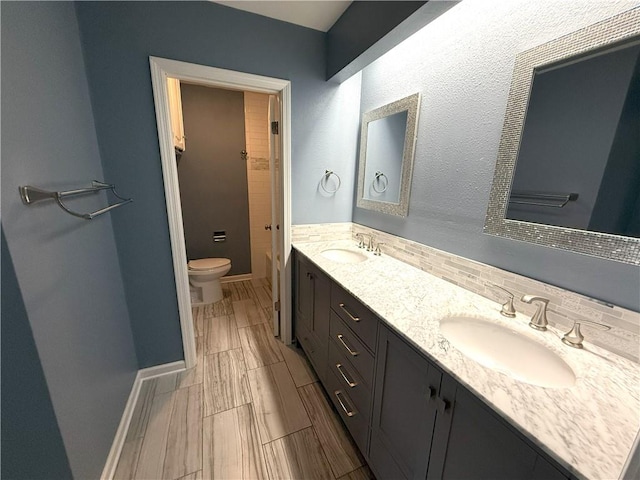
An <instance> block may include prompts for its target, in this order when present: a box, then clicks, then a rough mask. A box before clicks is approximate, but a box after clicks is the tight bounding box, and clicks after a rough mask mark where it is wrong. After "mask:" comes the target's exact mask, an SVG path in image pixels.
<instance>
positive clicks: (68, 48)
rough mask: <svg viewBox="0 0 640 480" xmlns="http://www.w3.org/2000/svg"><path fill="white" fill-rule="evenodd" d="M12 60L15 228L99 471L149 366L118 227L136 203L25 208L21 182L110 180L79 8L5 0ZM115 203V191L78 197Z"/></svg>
mask: <svg viewBox="0 0 640 480" xmlns="http://www.w3.org/2000/svg"><path fill="white" fill-rule="evenodd" d="M1 58H2V120H3V122H2V224H3V228H4V233H5V235H6V240H7V244H8V248H9V251H10V254H11V257H12V259H13V263H14V267H15V274H16V278H17V281H18V285H19V288H20V291H21V294H22V298H23V301H24V306H25V309H26V313H27V316H28V320H29V326H30V328H31V332H32V334H33V339H34V341H35V347H36V349H37V354H38V356H39V359H40V363H41V365H42V370H43V372H44V377H45V380H46V384H47V387H48V389H49V394H50V396H51V403H52V405H53V410H54V413H55V416H56V419H57V423H58V425H59V428H60V433H61V435H62V440H63V442H64V447H65V450H66V454H67V457H68V459H69V464H70V467H71V471H72V473H73V476H74V478H98V477H99V476H100V474H101V472H102V469H103V467H104V464H105V460H106V458H107V455H108V453H109V450H110V448H111V444H112V441H113V438H114V434H115V432H116V429H117V427H118V424H119V422H120V419H121V417H122V412H123V410H124V406H125V404H126V402H127V399H128V397H129V393H130V391H131V386H132V385H133V381H134V378H135V375H136V372H137V370H138V362H137V359H136V355H135V349H134V345H133V338H132V334H131V328H130V325H129V314H128V311H127V305H126V302H125V296H124V291H123V285H122V278H121V274H120V265H119V262H118V255H117V252H116V244H115V240H114V236H113V229H112V224H111V220H112V218H114V217H116V216H118V215H119V214H120V213H121V212H122V211H124V210H125V209H126V208H129V207H130V205H128V206H126V207H124V208H122V209H119V210H115V211H113V212H112V213H110V214H107V215H104V216H102V217H99V218H96V219H95V220H91V221H87V220H82V219H79V218H76V217H72V216H70V215H68V214H67V213H65V212H64V211H62V210H61V209H60V208H59V207H58V206H57V205H56V204H55V202H52V201H49V202H42V203H39V204H35V205H31V206H26V205H23V204H22V201H21V200H20V197H19V195H18V186H20V185H35V186H39V187H42V188H45V189H54V190H57V189H66V188H77V187H83V186H88V185H90V183H91V180H93V179H98V180H102V179H106V180H107V181H109V180H111V179H110V178H109V176H108V174H103V170H102V165H101V162H100V155H99V152H98V144H97V140H96V133H95V127H94V123H93V118H92V112H91V105H90V101H89V91H88V85H87V80H86V77H85V70H84V64H83V59H82V52H81V47H80V40H79V32H78V24H77V21H76V16H75V11H74V7H73V4H71V3H63V2H42V3H36V2H34V3H32V2H3V3H2V56H1ZM105 175H106V177H105ZM122 193H123V194H125V195H131V196H132V197H134V199H135V198H136V192H134V191H132V190H130V189H127V188H125V189H122ZM105 204H106V198H105V197H104V194H100V195H95V196H91V197H89V198H83V199H77V200H76V201H73V203H72V205H73V206H74V207H75V208H78V209H80V210H84V209H87V210H90V209H92V208H98V207H99V206H101V205H105ZM132 205H135V203H134V204H132ZM3 266H4V259H3ZM3 281H4V277H3ZM4 303H5V298H4V292H3V306H4ZM5 320H7V319H5V317H4V315H3V318H2V321H3V322H4V321H5ZM3 340H4V338H3ZM22 340H26V341H27V342H28V339H24V338H23V339H21V341H22ZM13 347H14V348H16V349H20V348H25V349H26V348H29V345H28V343H25V344H24V345H22V344H16V345H14V346H13ZM3 353H4V350H3ZM3 365H4V363H3ZM31 380H33V379H25V382H28V381H31ZM5 388H6V387H5V385H4V378H3V392H4V390H5ZM34 394H35V393H34ZM28 405H29V404H28V403H27V401H26V400H25V405H24V407H25V409H26V408H27V406H28ZM31 407H33V408H36V407H35V406H34V405H31ZM31 414H32V415H34V416H37V415H38V412H31ZM34 418H35V417H34ZM42 428H43V429H44V428H45V426H44V425H43V426H42ZM42 435H43V436H44V437H47V435H49V433H47V432H44V431H43V432H42ZM44 455H45V454H44V453H43V454H42V456H41V455H35V456H32V457H31V459H30V461H31V462H34V463H37V462H40V461H42V459H43V458H44ZM55 455H56V456H58V454H57V453H56V454H55ZM3 461H4V459H3ZM52 476H53V475H52ZM3 478H4V475H3Z"/></svg>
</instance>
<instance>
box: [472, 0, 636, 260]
mask: <svg viewBox="0 0 640 480" xmlns="http://www.w3.org/2000/svg"><path fill="white" fill-rule="evenodd" d="M590 72H591V73H590ZM639 110H640V8H634V9H632V10H629V11H627V12H624V13H622V14H620V15H617V16H615V17H612V18H610V19H607V20H604V21H602V22H599V23H596V24H594V25H591V26H589V27H587V28H583V29H581V30H578V31H576V32H574V33H571V34H569V35H566V36H563V37H561V38H558V39H556V40H552V41H551V42H548V43H545V44H544V45H540V46H538V47H535V48H532V49H530V50H527V51H525V52H522V53H520V54H518V55H517V57H516V61H515V66H514V71H513V78H512V82H511V90H510V92H509V98H508V102H507V109H506V114H505V121H504V127H503V131H502V138H501V141H500V145H499V150H498V159H497V162H496V168H495V172H494V178H493V185H492V188H491V195H490V199H489V205H488V208H487V216H486V220H485V227H484V231H485V232H486V233H488V234H492V235H497V236H501V237H506V238H511V239H515V240H521V241H526V242H532V243H537V244H540V245H545V246H549V247H553V248H560V249H565V250H570V251H573V252H577V253H582V254H587V255H593V256H597V257H603V258H607V259H610V260H616V261H620V262H624V263H629V264H635V265H640V238H638V237H640V135H638V131H640V130H638V128H639V122H640V112H639ZM607 118H608V120H607ZM594 172H595V173H594Z"/></svg>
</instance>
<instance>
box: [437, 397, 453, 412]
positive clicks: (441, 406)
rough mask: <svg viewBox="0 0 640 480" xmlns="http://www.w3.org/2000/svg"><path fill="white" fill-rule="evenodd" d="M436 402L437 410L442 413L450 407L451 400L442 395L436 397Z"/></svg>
mask: <svg viewBox="0 0 640 480" xmlns="http://www.w3.org/2000/svg"><path fill="white" fill-rule="evenodd" d="M436 402H437V403H438V411H439V412H440V413H444V412H446V411H447V410H449V409H450V408H451V402H450V401H449V400H445V399H444V398H442V397H437V398H436Z"/></svg>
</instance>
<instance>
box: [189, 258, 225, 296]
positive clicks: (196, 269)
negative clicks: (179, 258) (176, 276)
mask: <svg viewBox="0 0 640 480" xmlns="http://www.w3.org/2000/svg"><path fill="white" fill-rule="evenodd" d="M187 265H188V267H189V283H190V284H191V285H192V286H194V287H195V288H197V289H200V291H201V292H202V293H201V295H200V298H202V303H214V302H217V301H219V300H222V286H221V285H220V277H223V276H224V275H226V274H227V272H229V270H231V260H229V259H228V258H201V259H199V260H191V261H190V262H189V263H188V264H187Z"/></svg>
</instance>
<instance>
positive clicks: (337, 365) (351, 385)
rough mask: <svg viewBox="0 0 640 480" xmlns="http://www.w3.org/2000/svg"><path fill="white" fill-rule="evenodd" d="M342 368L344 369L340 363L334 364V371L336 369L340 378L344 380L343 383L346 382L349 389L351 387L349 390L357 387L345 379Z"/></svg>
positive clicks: (354, 383)
mask: <svg viewBox="0 0 640 480" xmlns="http://www.w3.org/2000/svg"><path fill="white" fill-rule="evenodd" d="M343 368H344V367H343V366H342V364H341V363H336V369H338V372H340V375H342V378H344V381H345V382H347V385H349V387H351V388H353V387H355V386H356V385H358V384H357V383H356V382H352V381H351V380H349V379H348V378H347V376H346V375H345V374H344V371H343Z"/></svg>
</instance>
